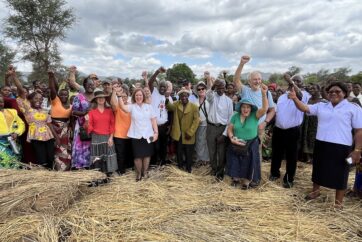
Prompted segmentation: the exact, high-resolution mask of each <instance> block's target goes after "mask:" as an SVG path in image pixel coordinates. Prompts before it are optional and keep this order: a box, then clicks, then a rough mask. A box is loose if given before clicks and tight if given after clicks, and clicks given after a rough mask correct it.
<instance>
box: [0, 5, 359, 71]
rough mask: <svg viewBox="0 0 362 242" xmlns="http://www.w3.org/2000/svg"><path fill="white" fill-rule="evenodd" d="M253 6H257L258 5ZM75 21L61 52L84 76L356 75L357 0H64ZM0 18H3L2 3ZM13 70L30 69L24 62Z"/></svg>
mask: <svg viewBox="0 0 362 242" xmlns="http://www.w3.org/2000/svg"><path fill="white" fill-rule="evenodd" d="M257 2H259V3H257ZM68 5H69V6H70V7H72V8H74V12H75V14H76V15H77V17H78V22H77V24H76V25H74V27H73V29H72V30H70V31H69V33H68V38H67V39H66V40H65V42H62V43H60V47H61V48H60V49H61V52H62V57H63V60H64V64H65V65H72V64H75V65H76V66H77V67H78V69H79V70H81V71H82V72H85V73H90V72H96V73H98V74H99V75H116V76H120V77H140V75H141V72H142V70H149V71H151V70H155V69H157V68H158V67H159V66H161V65H163V66H165V67H166V68H168V67H171V66H172V65H173V64H174V63H187V64H188V65H189V66H190V67H191V68H192V69H193V71H194V72H195V73H196V74H197V75H201V74H202V73H203V71H204V70H209V71H210V72H211V73H212V74H213V75H217V73H219V71H221V70H223V69H227V70H229V71H230V72H231V73H233V72H234V71H235V69H236V66H237V64H238V62H239V60H240V56H241V55H243V54H250V55H251V56H252V60H251V62H250V64H248V66H247V67H245V71H246V72H247V71H250V70H260V71H263V72H284V71H286V70H287V69H288V67H290V66H292V65H296V66H300V67H301V68H302V70H303V73H306V72H312V71H318V70H319V69H321V68H325V69H334V68H338V67H350V68H352V70H353V73H356V72H359V71H362V1H361V0H339V1H337V0H329V1H327V0H314V1H307V0H305V1H302V0H299V1H298V0H296V1H288V0H274V1H268V0H262V1H253V0H240V1H239V0H215V1H211V0H209V1H206V0H179V1H166V0H142V1H139V0H121V1H115V0H112V1H110V0H102V1H101V0H69V1H68ZM0 9H1V10H0V17H2V18H3V17H4V16H6V15H7V12H6V10H5V8H4V3H3V2H0ZM18 65H19V69H21V70H23V71H29V69H30V65H29V64H28V63H19V64H18Z"/></svg>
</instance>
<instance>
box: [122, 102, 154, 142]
mask: <svg viewBox="0 0 362 242" xmlns="http://www.w3.org/2000/svg"><path fill="white" fill-rule="evenodd" d="M128 110H129V112H130V113H131V126H130V128H129V130H128V134H127V135H128V137H130V138H133V139H141V138H144V139H148V138H149V137H152V136H153V128H152V122H151V118H155V117H156V116H155V112H154V110H153V108H152V106H151V105H150V104H147V103H143V104H142V105H141V106H140V105H138V104H135V103H134V104H130V105H128Z"/></svg>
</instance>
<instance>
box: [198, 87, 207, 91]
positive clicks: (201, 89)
mask: <svg viewBox="0 0 362 242" xmlns="http://www.w3.org/2000/svg"><path fill="white" fill-rule="evenodd" d="M203 90H205V88H203V87H201V88H197V91H203Z"/></svg>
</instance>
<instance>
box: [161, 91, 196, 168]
mask: <svg viewBox="0 0 362 242" xmlns="http://www.w3.org/2000/svg"><path fill="white" fill-rule="evenodd" d="M177 95H178V96H179V100H178V101H176V102H174V103H173V104H171V103H169V102H168V99H166V100H167V101H166V107H167V110H168V111H171V112H173V113H174V116H173V123H172V130H171V138H172V139H174V140H175V141H177V163H178V167H179V168H180V169H182V168H184V166H185V165H186V171H187V172H189V173H191V167H192V155H193V152H194V146H195V140H196V137H195V136H196V130H197V128H198V127H199V123H200V116H199V109H198V107H197V105H196V104H194V103H191V102H189V95H190V93H189V91H188V90H186V89H185V88H182V89H181V90H180V91H179V92H178V93H177Z"/></svg>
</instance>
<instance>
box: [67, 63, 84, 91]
mask: <svg viewBox="0 0 362 242" xmlns="http://www.w3.org/2000/svg"><path fill="white" fill-rule="evenodd" d="M76 72H77V67H75V66H71V67H70V68H69V85H70V86H71V87H73V88H74V89H75V90H77V91H80V90H81V89H82V86H81V85H79V84H78V83H77V82H76V80H75V73H76Z"/></svg>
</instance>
